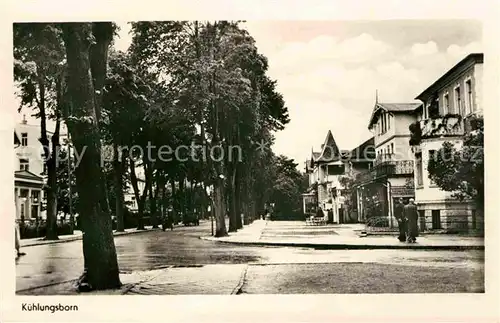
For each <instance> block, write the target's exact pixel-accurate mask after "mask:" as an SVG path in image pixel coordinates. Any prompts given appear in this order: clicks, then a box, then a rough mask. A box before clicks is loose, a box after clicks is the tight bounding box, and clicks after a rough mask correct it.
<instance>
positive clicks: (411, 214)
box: [404, 199, 418, 243]
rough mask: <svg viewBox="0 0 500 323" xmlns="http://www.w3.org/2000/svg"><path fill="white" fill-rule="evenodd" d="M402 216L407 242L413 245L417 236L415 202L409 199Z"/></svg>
mask: <svg viewBox="0 0 500 323" xmlns="http://www.w3.org/2000/svg"><path fill="white" fill-rule="evenodd" d="M404 216H405V218H406V221H407V222H406V223H407V240H406V241H407V242H409V243H415V242H416V241H417V236H418V211H417V206H416V205H415V200H414V199H410V203H408V205H405V207H404Z"/></svg>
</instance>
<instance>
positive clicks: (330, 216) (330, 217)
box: [328, 208, 333, 223]
mask: <svg viewBox="0 0 500 323" xmlns="http://www.w3.org/2000/svg"><path fill="white" fill-rule="evenodd" d="M328 223H333V210H332V209H331V208H330V209H328Z"/></svg>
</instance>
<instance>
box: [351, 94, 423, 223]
mask: <svg viewBox="0 0 500 323" xmlns="http://www.w3.org/2000/svg"><path fill="white" fill-rule="evenodd" d="M421 109H422V104H421V103H380V102H378V99H377V100H376V101H375V106H374V108H373V111H372V114H371V117H370V120H369V122H368V129H369V130H370V131H371V132H372V133H373V145H374V149H375V154H376V158H375V160H374V162H373V167H371V168H370V170H369V171H365V172H364V173H361V174H359V175H358V177H357V182H358V192H357V195H358V198H357V200H358V212H359V213H360V215H359V216H360V220H362V221H366V220H367V219H368V218H372V219H375V221H384V222H385V221H387V223H388V225H389V226H390V227H393V226H395V225H396V221H395V218H394V204H395V202H396V201H397V200H398V199H400V198H403V199H406V200H408V199H409V198H412V197H414V190H413V177H414V176H413V156H412V152H411V147H410V144H409V139H410V136H411V134H410V130H409V126H410V125H411V124H412V123H413V122H415V121H416V120H417V115H418V113H419V111H420V110H421ZM385 219H387V220H385Z"/></svg>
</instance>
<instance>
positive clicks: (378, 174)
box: [356, 157, 413, 183]
mask: <svg viewBox="0 0 500 323" xmlns="http://www.w3.org/2000/svg"><path fill="white" fill-rule="evenodd" d="M395 176H413V160H395V159H394V158H393V157H391V158H389V157H386V158H385V159H384V157H382V158H380V160H379V161H378V162H377V163H376V164H375V166H374V167H373V168H372V169H370V170H369V171H366V172H362V173H360V174H358V175H357V176H356V181H357V182H360V183H364V182H369V181H372V180H375V179H379V178H384V177H395Z"/></svg>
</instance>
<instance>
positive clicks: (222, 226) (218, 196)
mask: <svg viewBox="0 0 500 323" xmlns="http://www.w3.org/2000/svg"><path fill="white" fill-rule="evenodd" d="M225 211H226V203H225V201H224V182H223V181H222V179H220V178H217V179H216V181H215V185H214V214H215V233H214V236H215V237H225V236H227V231H226V212H225Z"/></svg>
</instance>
